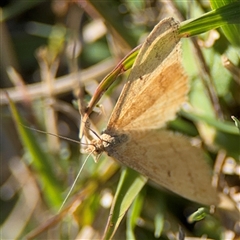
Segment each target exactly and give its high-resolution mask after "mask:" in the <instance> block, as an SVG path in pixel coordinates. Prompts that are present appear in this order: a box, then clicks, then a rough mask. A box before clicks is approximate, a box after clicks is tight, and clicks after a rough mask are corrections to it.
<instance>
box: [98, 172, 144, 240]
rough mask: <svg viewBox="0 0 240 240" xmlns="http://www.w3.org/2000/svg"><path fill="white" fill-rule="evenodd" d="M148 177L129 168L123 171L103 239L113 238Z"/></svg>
mask: <svg viewBox="0 0 240 240" xmlns="http://www.w3.org/2000/svg"><path fill="white" fill-rule="evenodd" d="M146 182H147V178H146V177H144V176H142V175H141V174H139V173H137V172H135V171H134V170H132V169H130V168H127V169H124V170H123V171H122V174H121V178H120V180H119V183H118V188H117V191H116V194H115V196H114V201H113V204H112V207H111V210H110V214H109V219H108V224H107V226H106V230H105V235H104V238H103V239H111V238H112V237H113V235H114V233H115V232H116V230H117V228H118V226H119V224H120V222H121V220H122V218H123V217H124V215H125V213H126V212H127V210H128V209H129V207H130V205H131V204H132V202H133V200H134V199H135V197H136V196H137V194H138V193H139V192H140V190H141V189H142V188H143V186H144V185H145V183H146Z"/></svg>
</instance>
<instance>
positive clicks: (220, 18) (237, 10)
mask: <svg viewBox="0 0 240 240" xmlns="http://www.w3.org/2000/svg"><path fill="white" fill-rule="evenodd" d="M239 23H240V2H239V1H237V2H233V3H231V4H228V5H225V6H223V7H220V8H217V9H215V10H212V11H210V12H208V13H205V14H203V15H202V16H200V17H198V18H195V19H189V20H187V21H184V22H182V23H181V24H180V28H179V34H180V36H181V37H191V36H194V35H198V34H201V33H204V32H207V31H209V30H212V29H215V28H218V27H222V26H223V25H227V24H239Z"/></svg>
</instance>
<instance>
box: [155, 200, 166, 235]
mask: <svg viewBox="0 0 240 240" xmlns="http://www.w3.org/2000/svg"><path fill="white" fill-rule="evenodd" d="M165 209H166V205H165V200H164V198H161V201H160V203H159V204H158V205H157V209H156V212H157V213H156V215H155V218H154V225H155V231H154V236H155V237H156V238H159V237H160V236H161V234H162V231H163V227H164V219H165V218H164V214H165Z"/></svg>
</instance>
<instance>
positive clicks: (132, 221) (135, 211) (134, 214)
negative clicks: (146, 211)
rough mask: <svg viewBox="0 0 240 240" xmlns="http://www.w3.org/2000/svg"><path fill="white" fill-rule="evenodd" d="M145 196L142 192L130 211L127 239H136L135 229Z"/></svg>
mask: <svg viewBox="0 0 240 240" xmlns="http://www.w3.org/2000/svg"><path fill="white" fill-rule="evenodd" d="M144 196H145V194H143V193H142V192H141V193H140V194H138V195H137V197H136V198H135V200H134V201H133V204H132V206H131V208H130V209H129V211H128V214H127V230H126V235H127V239H135V235H134V228H135V226H136V223H137V219H138V217H139V215H140V212H141V210H142V207H143V201H144Z"/></svg>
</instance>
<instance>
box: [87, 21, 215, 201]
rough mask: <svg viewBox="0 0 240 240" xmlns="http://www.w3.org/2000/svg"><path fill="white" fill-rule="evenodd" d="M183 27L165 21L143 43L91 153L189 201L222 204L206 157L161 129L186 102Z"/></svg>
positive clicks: (187, 87)
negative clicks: (132, 170) (139, 174)
mask: <svg viewBox="0 0 240 240" xmlns="http://www.w3.org/2000/svg"><path fill="white" fill-rule="evenodd" d="M178 28H179V23H178V22H176V21H175V20H174V19H173V18H167V19H164V20H162V21H161V22H160V23H159V24H158V25H156V26H155V28H154V29H153V30H152V32H151V33H150V34H149V36H148V37H147V39H146V40H145V42H144V43H143V45H142V47H141V49H140V52H139V54H138V56H137V58H136V60H135V63H134V65H133V68H132V70H131V73H130V75H129V77H128V80H127V82H126V84H125V85H124V88H123V90H122V93H121V95H120V97H119V99H118V101H117V103H116V106H115V108H114V109H113V112H112V115H111V117H110V120H109V122H108V124H107V127H106V129H105V130H104V131H103V133H102V135H101V136H100V138H99V139H95V140H92V144H91V145H90V146H89V147H88V149H87V151H88V152H93V153H94V154H95V155H99V154H101V153H103V152H106V153H107V155H109V156H110V157H112V158H114V159H115V160H117V161H119V162H121V163H122V164H124V165H126V166H128V167H130V168H133V169H134V170H136V171H138V172H139V173H141V174H143V175H144V176H147V177H148V178H149V179H151V180H152V181H154V182H156V183H157V184H159V185H161V186H163V187H165V188H167V189H169V190H170V191H172V192H174V193H177V194H179V195H181V196H183V197H185V198H187V199H190V200H192V201H195V202H199V203H202V204H206V205H211V204H216V203H217V201H218V200H217V193H216V191H215V189H213V188H212V187H211V171H210V167H209V166H208V164H207V162H206V161H205V159H204V155H203V151H202V150H201V149H199V148H197V147H194V146H192V145H191V144H190V142H189V140H188V139H187V138H186V137H184V136H181V135H179V134H176V133H173V132H170V131H167V130H164V129H162V128H163V127H164V126H165V124H166V122H168V121H169V120H172V119H174V118H175V116H176V113H177V111H178V110H179V109H180V107H181V105H182V104H183V103H184V102H186V101H187V93H188V90H189V83H188V77H187V75H186V73H185V71H184V68H183V65H182V56H181V42H180V37H179V35H178Z"/></svg>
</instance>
